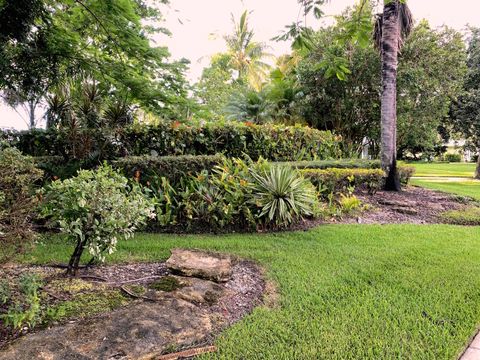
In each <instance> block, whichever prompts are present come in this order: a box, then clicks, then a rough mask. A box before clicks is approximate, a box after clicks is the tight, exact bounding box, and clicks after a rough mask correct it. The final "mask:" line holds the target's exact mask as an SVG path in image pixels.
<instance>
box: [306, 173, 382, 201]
mask: <svg viewBox="0 0 480 360" xmlns="http://www.w3.org/2000/svg"><path fill="white" fill-rule="evenodd" d="M300 171H301V173H302V174H303V176H304V177H305V178H307V179H309V180H310V181H311V182H312V184H313V185H315V186H316V187H317V188H318V189H319V190H320V191H321V192H322V193H323V194H324V195H328V194H331V193H334V194H335V193H342V194H344V193H346V192H348V188H349V187H352V186H353V187H355V188H366V189H367V190H368V191H369V192H370V193H374V192H376V191H377V190H379V189H381V188H382V185H383V181H384V177H385V173H384V172H383V170H381V169H335V168H330V169H303V170H300Z"/></svg>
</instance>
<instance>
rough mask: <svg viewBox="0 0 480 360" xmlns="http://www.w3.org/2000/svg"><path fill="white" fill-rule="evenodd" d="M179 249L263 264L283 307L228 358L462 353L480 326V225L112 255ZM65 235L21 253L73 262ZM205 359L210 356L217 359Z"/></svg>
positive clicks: (322, 230)
mask: <svg viewBox="0 0 480 360" xmlns="http://www.w3.org/2000/svg"><path fill="white" fill-rule="evenodd" d="M173 247H196V248H205V249H212V250H218V251H224V252H229V253H234V254H238V255H240V256H243V257H246V258H252V259H255V260H257V261H258V262H259V263H261V264H262V265H263V266H264V267H265V268H266V270H267V274H268V276H269V277H270V278H271V279H272V280H273V281H274V282H275V283H276V284H277V285H278V288H279V293H280V301H279V306H278V307H277V308H273V309H267V308H262V307H261V308H257V309H256V310H255V311H254V312H253V313H252V314H251V315H250V316H248V317H247V318H245V319H244V320H242V321H240V322H239V323H237V324H236V325H234V326H233V327H232V328H230V329H228V330H227V331H226V332H224V333H223V334H222V336H220V338H218V340H217V341H216V344H217V345H218V352H217V353H216V354H215V355H210V357H212V358H218V359H394V358H395V359H399V358H408V359H456V356H457V355H458V354H459V352H460V351H461V350H462V348H463V347H464V346H465V345H466V343H467V342H468V340H469V338H470V336H472V335H473V334H474V332H475V329H476V328H477V326H478V325H480V276H479V273H480V227H455V226H447V225H434V226H426V225H425V226H418V225H417V226H415V225H387V226H380V225H378V226H377V225H370V226H366V225H329V226H322V227H319V228H317V229H314V230H311V231H306V232H295V233H279V234H268V235H261V234H251V235H226V236H207V235H205V236H193V235H192V236H178V235H172V236H169V235H148V234H144V235H139V236H137V237H136V238H135V239H133V240H129V241H126V242H121V243H120V244H119V251H118V252H117V253H116V254H114V255H113V256H112V257H111V258H110V261H115V262H122V261H150V260H158V259H165V258H166V257H168V255H169V250H170V249H171V248H173ZM67 250H68V251H70V250H71V249H67V248H66V247H65V245H64V244H63V243H62V242H61V241H60V240H59V238H55V237H53V238H50V239H49V240H45V242H44V243H43V244H39V245H38V246H37V248H36V249H35V250H34V251H33V252H31V253H30V254H28V255H27V256H25V257H24V258H23V259H21V260H22V261H24V262H32V263H47V262H59V261H66V260H67V255H68V253H67ZM210 357H208V356H207V357H205V358H210Z"/></svg>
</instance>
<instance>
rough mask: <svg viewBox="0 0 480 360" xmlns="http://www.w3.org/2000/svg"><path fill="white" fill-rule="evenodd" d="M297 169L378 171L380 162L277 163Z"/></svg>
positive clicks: (343, 160) (344, 160) (350, 160)
mask: <svg viewBox="0 0 480 360" xmlns="http://www.w3.org/2000/svg"><path fill="white" fill-rule="evenodd" d="M279 164H286V165H290V166H293V167H296V168H297V169H330V168H334V169H380V168H381V167H382V165H381V163H380V160H363V159H340V160H312V161H305V160H304V161H288V162H279Z"/></svg>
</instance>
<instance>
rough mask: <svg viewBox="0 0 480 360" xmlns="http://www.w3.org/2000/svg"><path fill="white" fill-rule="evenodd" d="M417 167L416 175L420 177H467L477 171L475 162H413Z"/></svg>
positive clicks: (412, 164)
mask: <svg viewBox="0 0 480 360" xmlns="http://www.w3.org/2000/svg"><path fill="white" fill-rule="evenodd" d="M409 165H411V166H413V167H415V169H416V172H415V175H414V176H419V177H466V178H471V177H473V175H474V173H475V166H476V164H473V163H424V162H422V163H411V164H409Z"/></svg>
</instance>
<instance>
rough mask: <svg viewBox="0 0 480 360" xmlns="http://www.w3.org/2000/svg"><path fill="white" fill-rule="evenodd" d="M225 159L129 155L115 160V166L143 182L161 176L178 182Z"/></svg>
mask: <svg viewBox="0 0 480 360" xmlns="http://www.w3.org/2000/svg"><path fill="white" fill-rule="evenodd" d="M223 160H224V157H223V156H222V155H197V156H194V155H179V156H128V157H125V158H120V159H118V160H116V161H113V166H114V167H115V168H117V169H120V170H121V172H122V173H123V174H124V175H125V176H126V177H128V178H135V179H136V180H137V181H140V182H141V183H142V184H146V183H147V182H152V181H155V180H154V179H155V178H159V177H164V178H166V179H168V181H169V182H170V183H171V184H177V183H179V182H180V180H181V179H183V178H185V177H187V176H188V175H196V174H197V173H200V172H202V171H211V170H212V169H213V168H214V167H215V166H216V165H219V164H221V163H222V162H223Z"/></svg>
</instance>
